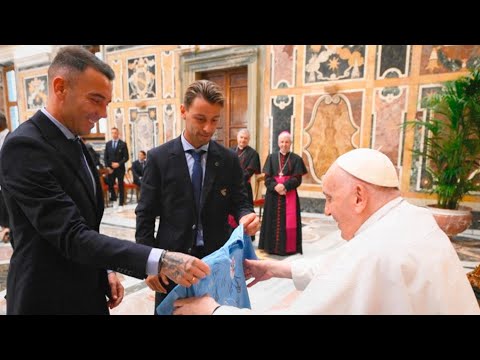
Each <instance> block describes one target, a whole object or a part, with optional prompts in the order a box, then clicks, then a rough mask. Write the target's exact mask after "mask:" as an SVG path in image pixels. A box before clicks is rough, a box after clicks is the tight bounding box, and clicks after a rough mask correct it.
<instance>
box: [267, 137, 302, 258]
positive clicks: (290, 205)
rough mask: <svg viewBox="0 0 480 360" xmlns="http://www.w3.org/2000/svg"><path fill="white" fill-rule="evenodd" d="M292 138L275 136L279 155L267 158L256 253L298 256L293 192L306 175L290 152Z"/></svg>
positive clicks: (297, 207)
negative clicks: (263, 251) (263, 201)
mask: <svg viewBox="0 0 480 360" xmlns="http://www.w3.org/2000/svg"><path fill="white" fill-rule="evenodd" d="M291 145H292V136H291V135H290V133H289V132H287V131H283V132H281V133H280V135H278V147H279V148H280V151H278V152H275V153H273V154H270V155H268V158H267V160H266V161H265V165H264V167H263V172H264V173H265V187H266V188H267V192H266V194H265V207H264V213H263V214H264V215H263V219H262V229H261V231H260V241H259V244H258V248H259V249H263V250H265V251H266V252H268V253H269V254H276V255H291V254H295V253H300V254H301V253H302V221H301V214H300V200H299V197H298V193H297V188H298V187H299V186H300V185H301V184H302V176H303V175H305V174H306V173H307V168H306V167H305V164H304V162H303V159H302V158H301V157H300V156H299V155H297V154H295V153H293V152H291V151H290V147H291Z"/></svg>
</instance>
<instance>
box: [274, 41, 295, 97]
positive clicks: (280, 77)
mask: <svg viewBox="0 0 480 360" xmlns="http://www.w3.org/2000/svg"><path fill="white" fill-rule="evenodd" d="M271 57H272V66H271V69H272V73H271V88H272V89H278V88H289V87H294V86H295V69H296V66H297V65H296V64H297V61H296V60H297V49H296V47H295V45H272V47H271Z"/></svg>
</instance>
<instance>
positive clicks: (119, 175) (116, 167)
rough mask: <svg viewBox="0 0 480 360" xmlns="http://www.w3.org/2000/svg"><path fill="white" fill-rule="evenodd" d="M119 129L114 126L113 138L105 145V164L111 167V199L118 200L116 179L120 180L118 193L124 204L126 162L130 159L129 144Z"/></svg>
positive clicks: (109, 178) (109, 179)
mask: <svg viewBox="0 0 480 360" xmlns="http://www.w3.org/2000/svg"><path fill="white" fill-rule="evenodd" d="M118 135H119V134H118V129H117V128H116V127H113V128H112V140H110V141H109V142H107V145H106V146H105V166H106V167H107V168H110V169H111V170H110V174H109V176H108V190H109V191H110V200H111V201H116V200H117V196H116V194H115V189H114V186H115V179H116V180H117V181H118V193H119V197H120V201H119V205H120V206H123V204H124V201H125V199H124V198H125V190H124V186H123V178H124V176H125V163H126V162H127V161H128V159H129V156H128V148H127V144H126V143H125V142H124V141H122V139H120V138H119V136H118Z"/></svg>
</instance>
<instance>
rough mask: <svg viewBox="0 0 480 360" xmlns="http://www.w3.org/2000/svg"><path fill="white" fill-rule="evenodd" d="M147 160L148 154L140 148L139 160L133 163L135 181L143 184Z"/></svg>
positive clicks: (137, 183)
mask: <svg viewBox="0 0 480 360" xmlns="http://www.w3.org/2000/svg"><path fill="white" fill-rule="evenodd" d="M146 162H147V154H146V153H145V151H143V150H140V151H139V152H138V160H135V161H134V162H133V163H132V173H133V183H134V184H136V185H138V186H141V184H142V178H143V170H144V169H145V164H146Z"/></svg>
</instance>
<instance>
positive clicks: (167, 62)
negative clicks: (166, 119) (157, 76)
mask: <svg viewBox="0 0 480 360" xmlns="http://www.w3.org/2000/svg"><path fill="white" fill-rule="evenodd" d="M160 59H161V66H162V97H163V98H164V99H172V98H174V97H175V57H174V56H173V51H164V52H162V55H161V58H160Z"/></svg>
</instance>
